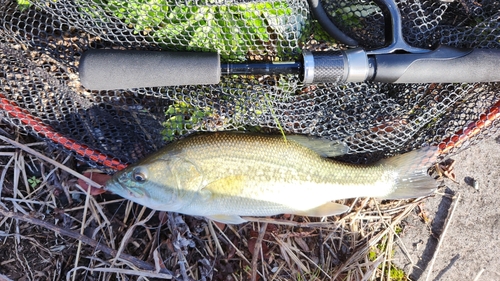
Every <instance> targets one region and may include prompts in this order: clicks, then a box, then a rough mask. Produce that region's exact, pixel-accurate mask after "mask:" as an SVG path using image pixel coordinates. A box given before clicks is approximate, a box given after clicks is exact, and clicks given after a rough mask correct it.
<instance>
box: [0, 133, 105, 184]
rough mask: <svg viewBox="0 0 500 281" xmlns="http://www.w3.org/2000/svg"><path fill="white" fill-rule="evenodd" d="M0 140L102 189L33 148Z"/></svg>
mask: <svg viewBox="0 0 500 281" xmlns="http://www.w3.org/2000/svg"><path fill="white" fill-rule="evenodd" d="M0 140H3V141H5V142H8V143H10V144H12V145H13V146H15V147H17V148H20V149H22V150H24V151H26V152H28V153H29V154H32V155H34V156H36V157H38V158H40V159H42V160H43V161H45V162H48V163H50V164H52V165H54V166H56V167H58V168H59V169H61V170H64V171H66V172H68V173H70V174H72V175H73V176H75V177H77V178H79V179H81V180H83V181H85V182H86V183H88V184H90V185H91V186H95V187H100V186H101V185H100V184H98V183H96V182H95V181H93V180H91V179H89V178H87V177H86V176H84V175H82V174H80V173H78V172H76V171H73V170H72V169H70V168H68V167H66V166H64V165H61V164H60V163H59V162H57V161H55V160H52V159H50V158H49V157H47V156H45V155H43V154H41V153H39V152H37V151H36V150H34V149H32V148H29V147H28V146H27V145H24V144H22V143H19V142H17V141H13V140H11V139H9V138H6V137H4V136H0Z"/></svg>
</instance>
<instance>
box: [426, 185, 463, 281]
mask: <svg viewBox="0 0 500 281" xmlns="http://www.w3.org/2000/svg"><path fill="white" fill-rule="evenodd" d="M452 200H453V201H452V204H453V207H452V208H451V211H450V213H449V214H448V216H447V218H446V224H445V225H444V228H443V232H442V233H441V236H440V237H439V241H438V244H437V247H436V251H434V254H433V255H432V260H431V264H430V266H429V269H428V271H427V277H426V278H425V280H426V281H429V280H430V278H431V273H432V268H433V267H434V263H435V262H436V257H437V255H438V252H439V249H440V248H441V245H442V244H443V241H444V237H445V235H446V231H448V227H449V226H450V224H451V219H452V218H453V214H454V213H455V210H456V209H457V205H458V202H459V201H460V193H458V194H457V196H455V197H453V198H452Z"/></svg>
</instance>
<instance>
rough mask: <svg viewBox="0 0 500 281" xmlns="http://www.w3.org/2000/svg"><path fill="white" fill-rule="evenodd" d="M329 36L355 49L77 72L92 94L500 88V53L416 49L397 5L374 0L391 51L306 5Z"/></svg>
mask: <svg viewBox="0 0 500 281" xmlns="http://www.w3.org/2000/svg"><path fill="white" fill-rule="evenodd" d="M308 1H309V6H310V8H311V12H312V13H313V15H314V16H315V18H316V19H317V20H318V21H319V22H320V24H321V25H322V26H323V28H324V29H325V31H327V32H328V33H329V34H330V35H331V36H333V37H334V38H336V39H337V40H338V41H339V42H342V43H344V44H346V45H349V46H351V47H354V48H350V49H347V50H337V51H321V52H311V51H308V50H304V51H303V53H302V56H301V59H299V60H298V61H290V62H247V63H221V60H220V55H219V54H218V53H215V52H212V53H211V52H164V51H135V50H134V51H132V50H104V49H98V50H89V51H87V52H85V53H84V54H83V55H82V57H81V59H80V65H79V73H80V79H81V82H82V85H83V86H84V87H86V88H88V89H91V90H114V89H125V88H139V87H157V86H176V85H203V84H218V83H219V82H220V78H221V75H277V74H296V75H299V77H300V79H301V81H302V82H303V83H304V84H306V85H307V84H317V83H345V82H365V81H376V82H384V83H454V82H456V83H472V82H495V81H500V71H498V65H500V50H496V49H465V48H454V47H450V46H445V45H443V46H439V47H437V48H436V49H433V50H432V49H423V48H415V47H412V46H410V45H409V44H408V43H407V42H405V40H404V38H403V31H402V30H403V28H402V19H401V14H400V12H399V9H398V7H397V4H396V3H395V0H376V1H375V2H376V3H377V4H378V5H379V7H380V8H381V10H382V13H383V14H384V18H385V21H386V23H385V27H386V31H385V35H386V45H385V47H383V48H380V49H375V50H365V49H363V48H361V47H359V46H357V45H358V43H357V42H356V41H355V40H354V39H352V38H350V37H349V36H347V35H345V34H344V33H342V32H341V31H340V30H339V29H338V28H337V27H336V26H335V25H334V24H333V23H332V22H331V21H330V20H329V18H328V16H327V15H326V13H325V11H324V9H323V7H322V6H321V2H320V1H319V0H308Z"/></svg>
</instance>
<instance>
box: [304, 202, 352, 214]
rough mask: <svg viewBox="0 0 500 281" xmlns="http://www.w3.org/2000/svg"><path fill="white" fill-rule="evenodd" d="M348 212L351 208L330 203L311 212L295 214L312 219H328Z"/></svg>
mask: <svg viewBox="0 0 500 281" xmlns="http://www.w3.org/2000/svg"><path fill="white" fill-rule="evenodd" d="M348 210H349V207H348V206H346V205H342V204H338V203H334V202H328V203H325V204H323V205H320V206H318V207H316V208H313V209H310V210H306V211H300V212H295V214H296V215H300V216H310V217H327V216H334V215H338V214H342V213H345V212H347V211H348Z"/></svg>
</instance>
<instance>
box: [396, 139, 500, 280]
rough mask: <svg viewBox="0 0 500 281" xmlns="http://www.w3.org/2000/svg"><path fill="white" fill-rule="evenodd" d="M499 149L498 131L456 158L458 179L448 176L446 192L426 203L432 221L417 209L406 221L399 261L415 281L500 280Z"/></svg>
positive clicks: (401, 266)
mask: <svg viewBox="0 0 500 281" xmlns="http://www.w3.org/2000/svg"><path fill="white" fill-rule="evenodd" d="M498 151H500V134H498V133H497V135H496V136H494V137H491V138H489V139H486V140H484V141H483V142H482V143H480V144H478V145H476V146H474V147H471V148H470V149H468V150H465V151H463V152H461V153H459V154H458V155H456V156H455V157H451V158H452V159H454V160H455V161H456V162H455V166H454V167H455V175H456V181H457V183H454V182H452V181H451V180H448V179H446V180H445V182H444V184H445V187H442V188H441V189H440V194H439V195H435V196H434V197H432V198H428V199H427V200H426V201H424V204H423V205H422V207H423V211H424V212H425V214H426V215H427V217H428V220H427V223H426V222H424V219H422V217H423V216H422V215H421V214H420V215H419V214H417V213H416V212H414V213H413V214H412V215H411V216H409V217H408V218H407V219H406V227H405V231H404V232H403V234H402V235H401V240H400V241H399V242H398V243H397V244H398V247H397V251H396V254H395V259H394V262H395V264H396V265H397V266H398V267H400V268H403V269H404V270H405V272H407V273H408V274H409V275H410V278H411V280H442V281H447V280H500V268H499V267H498V265H500V255H499V254H498V253H499V252H498V251H500V211H498V208H497V207H498V201H499V199H500V190H499V189H498V188H499V187H500V171H499V169H498V167H499V166H500V154H499V153H498ZM473 180H474V181H477V188H478V190H476V189H475V188H474V187H473ZM459 194H460V198H459V200H457V199H456V198H458V195H459ZM453 198H455V199H453ZM455 205H456V207H455V210H454V211H453V207H454V206H455ZM450 214H452V216H451V218H448V219H447V217H448V216H449V215H450ZM446 225H448V226H447V231H446V232H445V233H444V235H443V229H444V228H445V227H446ZM443 236H444V237H443ZM439 239H441V240H442V242H441V245H440V246H439V247H438V241H439ZM403 245H404V246H403ZM405 249H406V252H407V254H405V253H404V252H405ZM433 256H435V257H434V264H433ZM429 271H431V272H430V273H429Z"/></svg>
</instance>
